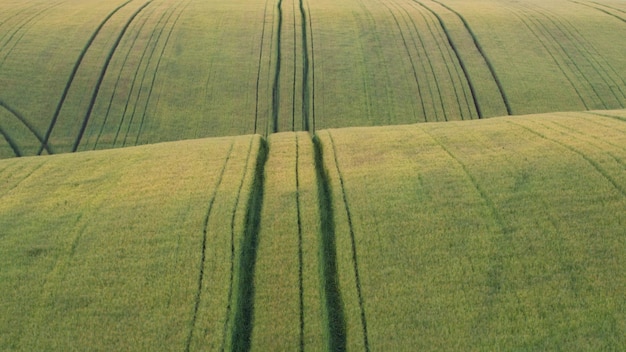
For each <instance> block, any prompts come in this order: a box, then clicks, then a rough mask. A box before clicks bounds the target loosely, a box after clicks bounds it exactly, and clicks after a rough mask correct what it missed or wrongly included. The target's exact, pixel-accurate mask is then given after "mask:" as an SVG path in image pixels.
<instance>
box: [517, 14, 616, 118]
mask: <svg viewBox="0 0 626 352" xmlns="http://www.w3.org/2000/svg"><path fill="white" fill-rule="evenodd" d="M518 6H520V7H522V6H523V5H521V4H519V5H518ZM524 8H525V9H526V11H533V12H535V13H536V14H537V15H538V16H542V17H544V18H545V19H546V20H547V21H549V22H550V23H551V24H552V25H553V26H554V27H555V28H557V29H558V31H559V32H560V33H561V34H562V37H563V38H567V39H568V40H569V42H570V43H571V44H572V45H573V46H574V48H575V50H576V51H578V55H576V53H574V54H573V55H574V56H576V57H583V58H584V59H585V61H587V63H588V64H589V66H591V67H592V68H593V70H594V71H595V73H596V74H597V77H600V78H601V79H602V81H603V82H604V84H605V85H606V87H607V88H608V89H609V90H610V91H611V93H612V94H613V96H614V97H615V100H616V102H617V103H618V104H619V107H622V108H623V107H624V104H623V101H624V98H626V95H625V94H624V91H623V90H622V88H621V86H620V84H619V83H618V82H617V81H615V80H614V79H613V77H620V80H621V81H622V82H621V83H622V85H624V86H626V82H625V81H624V79H623V78H621V75H620V74H619V73H618V72H617V71H616V70H615V69H614V68H613V66H612V65H611V64H610V62H609V61H608V60H606V59H605V58H604V56H603V55H602V54H601V53H600V52H598V50H597V49H596V48H595V47H594V46H593V44H592V43H590V42H589V41H587V40H586V39H585V38H584V37H583V35H582V34H581V33H580V31H579V30H578V28H576V26H574V25H573V24H572V23H571V22H570V21H568V20H561V19H560V18H559V16H558V15H557V14H555V13H553V12H552V11H550V10H548V9H541V11H540V10H537V9H535V8H534V7H528V6H524ZM544 27H545V26H544ZM568 27H569V28H568ZM546 30H547V28H546ZM550 32H551V31H550ZM557 37H561V36H558V35H557ZM560 42H561V41H559V43H560ZM563 50H564V51H566V52H567V53H569V54H571V53H572V50H569V49H568V50H565V49H563ZM592 51H595V52H592ZM599 58H600V59H603V61H604V64H602V63H600V61H599ZM609 70H611V71H613V72H612V74H611V73H609V72H608V71H609ZM609 81H610V82H609ZM589 84H590V85H591V82H589ZM614 86H615V87H616V88H617V90H618V91H619V93H617V92H616V91H615V90H614V88H613V87H614ZM601 95H604V94H601ZM619 95H621V98H620V96H619Z"/></svg>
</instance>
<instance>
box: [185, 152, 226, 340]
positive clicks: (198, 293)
mask: <svg viewBox="0 0 626 352" xmlns="http://www.w3.org/2000/svg"><path fill="white" fill-rule="evenodd" d="M234 145H235V142H234V140H233V142H231V145H230V149H229V150H228V153H227V154H226V160H224V165H223V166H222V171H221V172H220V175H219V176H218V178H217V181H216V182H215V186H214V187H213V194H212V195H211V198H210V200H209V203H208V207H207V212H206V214H205V216H204V222H203V226H202V247H201V257H200V258H201V259H200V272H199V274H198V290H197V291H196V297H195V301H194V308H193V314H192V317H191V326H190V327H189V334H188V335H187V340H186V342H185V351H189V349H190V347H191V341H192V339H193V335H194V330H195V327H196V321H197V318H198V309H199V308H200V300H201V299H202V287H203V281H204V266H205V263H206V250H207V234H208V230H209V218H210V216H211V210H213V204H214V203H215V197H216V196H217V191H218V189H219V188H220V185H221V184H222V179H223V178H224V173H225V172H226V167H227V166H228V161H229V160H230V156H231V154H232V152H233V148H234Z"/></svg>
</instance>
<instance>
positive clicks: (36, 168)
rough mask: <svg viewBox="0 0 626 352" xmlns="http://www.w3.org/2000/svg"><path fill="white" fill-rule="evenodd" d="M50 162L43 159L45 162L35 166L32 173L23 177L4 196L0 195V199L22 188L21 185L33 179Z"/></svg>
mask: <svg viewBox="0 0 626 352" xmlns="http://www.w3.org/2000/svg"><path fill="white" fill-rule="evenodd" d="M47 162H48V160H47V159H46V158H43V161H42V162H41V163H40V164H39V165H37V166H35V167H34V168H33V169H32V170H30V172H29V173H28V174H27V175H26V176H24V177H22V178H21V179H20V180H19V181H17V182H16V183H15V184H14V185H13V186H11V187H10V188H8V189H7V190H5V191H4V193H3V194H1V195H0V199H2V198H3V197H4V196H6V195H7V194H9V193H10V192H11V191H13V190H14V189H16V188H17V187H19V186H20V184H22V182H24V181H26V180H27V179H28V178H29V177H31V176H32V175H33V174H34V173H35V172H36V171H37V170H39V169H41V168H42V167H43V166H44V165H45V164H46V163H47ZM11 176H12V175H11Z"/></svg>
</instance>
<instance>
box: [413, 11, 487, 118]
mask: <svg viewBox="0 0 626 352" xmlns="http://www.w3.org/2000/svg"><path fill="white" fill-rule="evenodd" d="M409 4H410V5H413V6H412V7H413V8H414V9H416V10H417V11H418V12H419V13H420V15H421V16H422V19H423V20H424V23H425V24H426V27H427V28H428V31H429V32H430V34H431V35H432V37H433V39H434V41H435V44H436V45H437V50H439V52H440V53H441V56H442V60H443V61H448V62H451V63H452V66H453V67H454V72H455V73H456V77H457V78H458V81H459V84H460V85H461V90H462V91H463V99H464V100H465V106H467V110H468V113H469V118H470V120H471V119H473V115H476V116H477V117H478V113H477V112H476V110H475V108H476V107H475V106H474V105H473V104H472V103H471V102H470V101H471V100H472V99H471V98H470V97H469V96H468V92H467V89H466V85H464V84H463V83H464V82H465V83H466V84H467V81H466V80H464V79H463V77H462V76H461V73H460V72H459V67H460V66H461V65H460V63H459V64H457V63H458V59H456V58H455V57H454V56H453V53H454V52H453V51H452V49H451V47H450V46H449V45H445V46H444V47H445V50H444V49H443V48H442V45H441V43H444V42H445V41H446V38H444V36H445V33H444V34H442V31H437V30H435V29H433V28H432V27H431V25H430V21H429V18H427V17H426V14H424V11H423V10H419V9H417V7H416V6H417V5H416V3H415V2H411V3H409ZM405 11H406V12H407V14H408V11H407V10H406V9H405ZM431 20H432V18H431ZM411 21H412V22H413V25H414V27H415V31H416V32H418V30H417V25H416V24H415V20H414V19H413V18H411ZM433 21H434V20H433ZM418 33H419V32H418ZM435 33H437V34H439V35H438V36H437V35H435ZM424 50H426V49H425V48H424ZM444 52H445V53H446V54H448V55H447V56H448V58H447V59H446V55H445V54H444ZM455 59H456V60H455ZM446 69H447V70H448V74H449V75H450V78H451V81H452V82H453V83H452V84H453V86H454V88H455V94H457V92H456V84H454V79H453V78H452V74H451V73H450V68H449V66H448V65H446ZM467 87H468V88H469V85H468V86H467ZM469 94H470V95H471V91H470V93H469ZM457 101H458V94H457ZM458 104H459V109H461V105H462V104H461V103H460V102H459V103H458ZM461 118H463V116H462V115H461Z"/></svg>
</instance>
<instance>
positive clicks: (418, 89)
mask: <svg viewBox="0 0 626 352" xmlns="http://www.w3.org/2000/svg"><path fill="white" fill-rule="evenodd" d="M381 4H383V5H384V6H385V7H386V8H387V9H388V10H389V13H390V14H391V16H392V18H393V20H394V22H395V23H396V27H397V28H398V31H400V37H401V38H402V43H403V46H404V50H405V51H406V54H407V56H408V58H409V62H410V63H411V71H412V72H413V79H414V80H415V84H416V86H417V94H418V96H419V98H420V103H421V104H420V105H421V106H422V116H423V117H424V121H425V122H428V114H427V113H426V107H425V106H424V95H423V94H422V87H421V79H419V78H418V77H417V76H418V75H417V69H416V68H415V62H414V60H413V56H412V55H411V52H410V50H409V46H408V44H407V42H406V38H405V37H404V33H403V31H402V28H401V27H400V23H399V22H398V19H397V18H396V15H395V14H394V13H393V11H391V9H390V8H389V7H388V6H387V5H386V3H384V2H381ZM420 40H421V38H420ZM413 44H414V46H416V47H417V45H416V44H415V42H414V43H413ZM419 62H420V63H421V64H422V69H423V70H424V72H426V69H425V68H424V62H423V61H421V60H420V61H419ZM429 63H430V61H429ZM431 71H432V70H431ZM432 72H433V74H434V71H432ZM426 81H427V83H428V80H426ZM427 86H428V89H429V91H430V89H431V87H430V84H427ZM429 95H430V97H431V99H433V93H432V91H430V92H429ZM434 105H435V103H434V101H433V108H434ZM435 119H437V110H436V109H435Z"/></svg>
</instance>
